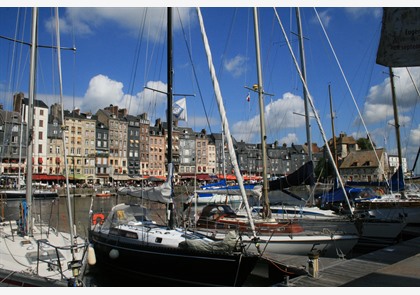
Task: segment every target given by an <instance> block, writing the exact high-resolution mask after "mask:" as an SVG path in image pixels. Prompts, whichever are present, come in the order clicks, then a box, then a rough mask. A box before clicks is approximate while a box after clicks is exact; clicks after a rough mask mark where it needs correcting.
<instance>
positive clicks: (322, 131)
mask: <svg viewBox="0 0 420 295" xmlns="http://www.w3.org/2000/svg"><path fill="white" fill-rule="evenodd" d="M29 2H30V1H29ZM66 2H67V1H63V3H62V4H60V5H62V6H61V7H60V8H59V19H60V22H59V27H60V44H61V47H62V48H63V49H62V50H61V52H60V56H61V65H62V67H61V68H62V70H61V73H62V81H63V82H62V95H60V84H59V75H58V70H57V69H58V66H57V63H58V62H57V60H58V59H57V55H58V52H57V50H55V49H51V48H40V49H39V51H38V55H39V58H38V64H37V75H38V76H37V83H36V85H37V90H36V93H37V94H36V98H37V99H40V100H42V101H44V102H45V103H46V104H47V105H48V106H50V105H51V104H53V103H61V101H62V102H63V104H64V107H65V109H68V110H72V109H74V108H79V109H80V110H81V112H93V113H95V112H96V111H97V110H98V109H100V108H104V107H107V106H109V105H111V104H112V105H118V106H119V108H126V109H127V110H128V112H129V113H130V114H131V115H137V114H141V113H144V112H146V113H148V116H149V119H150V121H151V123H152V125H153V124H154V122H155V120H156V119H158V118H162V120H164V121H166V115H165V110H166V104H167V98H166V95H165V94H163V93H161V92H166V89H167V81H168V79H167V53H166V52H167V51H166V49H167V45H166V40H167V39H166V33H167V32H166V31H167V24H166V8H165V6H166V5H165V4H164V3H162V5H158V4H155V2H154V5H155V6H153V7H148V6H147V4H144V5H142V4H141V3H142V2H141V1H140V2H139V3H140V4H138V7H133V6H131V4H128V5H124V4H125V2H124V1H122V2H121V3H120V2H119V3H118V5H121V6H118V7H115V4H114V6H110V5H108V6H106V5H104V4H103V2H99V1H88V2H86V3H83V4H80V5H79V4H78V3H77V2H76V3H74V2H69V3H66ZM277 2H280V1H276V2H271V1H267V2H264V1H258V3H257V4H258V6H259V7H258V18H259V28H258V32H259V37H260V57H261V58H260V59H261V73H262V74H261V76H262V85H263V89H264V93H265V96H264V117H265V122H266V123H265V128H266V134H267V143H273V142H275V141H277V142H278V143H279V144H284V143H285V144H287V145H288V146H290V145H291V144H292V143H293V144H305V143H306V142H307V141H308V140H307V132H306V123H305V116H304V114H305V104H304V96H303V93H304V86H303V84H302V81H301V79H300V76H299V73H298V70H297V67H296V65H295V62H296V63H297V64H298V67H300V63H301V56H300V52H299V39H298V27H297V24H296V10H297V9H296V7H300V8H299V11H300V19H301V23H302V34H303V40H304V42H303V46H304V59H305V64H306V67H305V72H306V82H307V89H308V91H309V96H310V99H311V101H312V103H313V106H314V108H315V112H316V114H317V116H315V115H314V109H312V108H311V106H309V110H310V113H311V116H310V117H311V120H310V134H311V141H312V142H313V143H317V144H318V146H323V145H324V138H327V139H330V138H331V137H332V134H333V128H332V126H334V134H335V135H336V136H338V135H339V134H340V133H345V134H347V135H348V136H353V137H354V138H355V139H358V138H360V137H365V138H366V136H367V134H370V136H371V138H372V140H373V142H374V143H375V144H376V146H377V147H384V148H386V150H387V152H388V154H391V155H396V154H397V147H396V140H395V139H396V135H395V128H394V126H395V124H394V117H393V116H394V113H393V107H392V100H391V87H390V85H389V82H390V81H389V71H388V68H387V67H384V66H382V65H378V64H376V54H377V49H378V44H379V39H380V36H381V20H382V8H381V7H379V6H378V4H377V3H376V2H372V3H370V2H369V1H368V2H364V3H363V4H362V5H361V6H364V7H346V6H343V5H341V6H340V4H339V3H337V4H335V2H332V3H329V2H328V1H325V2H324V1H321V2H316V3H312V2H311V1H308V2H298V4H299V5H294V3H293V2H284V3H283V2H281V5H282V6H276V8H273V5H279V3H277ZM101 3H102V4H101ZM105 3H106V2H105ZM157 3H160V2H157ZM171 3H174V4H178V5H174V7H175V6H176V7H179V8H176V9H174V10H173V14H172V18H173V73H174V78H173V93H174V101H177V100H178V99H181V98H183V97H186V100H187V121H181V122H180V124H179V125H180V126H188V127H191V128H192V129H193V130H195V131H200V130H201V129H206V131H207V132H208V133H210V132H215V133H220V132H221V131H222V124H221V119H220V113H219V109H218V106H217V102H216V97H215V94H214V93H215V92H214V89H213V85H212V79H211V76H210V73H209V66H208V60H207V56H206V53H205V50H204V46H203V40H202V35H201V32H200V24H199V21H198V16H197V11H196V8H195V7H194V5H199V6H201V8H200V11H201V14H202V17H203V22H204V27H205V31H206V34H207V38H208V40H209V47H210V50H211V54H212V60H213V64H214V67H215V70H216V76H217V81H218V84H219V85H220V90H221V95H222V98H223V104H224V108H225V110H226V113H227V118H228V123H229V129H230V132H231V134H232V135H233V136H234V137H235V139H236V140H243V141H245V142H249V143H258V142H260V141H261V132H260V126H259V125H260V124H259V116H260V108H259V97H258V94H257V93H255V92H253V91H251V90H249V89H248V88H252V86H253V85H254V84H257V83H258V70H257V58H256V42H255V28H254V14H253V13H254V12H253V8H252V6H253V5H255V3H253V2H249V3H248V2H246V1H245V2H243V1H230V2H229V6H224V5H223V2H222V3H220V2H217V1H215V2H210V4H209V3H208V2H200V1H198V2H197V1H194V3H189V2H188V1H184V2H177V1H172V2H171ZM238 3H240V4H238ZM30 4H31V3H28V2H25V4H24V5H25V6H30ZM200 4H201V5H200ZM307 4H309V5H307ZM370 4H371V5H370ZM401 4H407V5H402V6H410V2H408V3H404V2H403V3H401ZM13 5H14V6H2V7H0V36H2V37H8V38H11V39H18V40H24V41H25V42H28V43H29V42H30V28H29V27H30V23H31V10H30V9H28V8H27V7H24V5H23V4H22V5H19V2H17V4H13ZM34 5H39V6H41V8H40V10H39V33H38V35H39V41H38V43H39V44H40V45H46V46H51V45H56V44H57V41H56V40H57V38H56V35H55V31H54V30H55V23H56V19H55V15H54V13H55V10H54V9H53V8H51V7H52V6H53V5H54V4H51V3H48V1H47V2H45V3H44V2H43V1H36V2H35V4H34ZM237 5H238V6H237ZM313 5H317V7H316V8H314V7H313ZM381 5H383V4H381ZM17 7H19V9H18V8H17ZM18 19H19V21H18V22H17V20H18ZM72 47H74V48H76V50H66V49H64V48H72ZM290 50H291V51H292V52H293V55H292V53H291V51H290ZM294 59H295V60H296V61H294ZM28 60H29V46H28V45H21V44H17V43H14V42H11V41H10V40H8V39H0V103H1V104H3V106H4V108H5V109H8V108H10V107H11V102H12V98H11V97H12V95H11V93H15V92H20V91H21V92H24V93H25V94H27V93H28V85H29V82H28V76H29V74H28V68H29V63H28ZM393 70H394V74H395V77H396V79H395V89H396V95H397V101H398V113H399V123H400V125H401V128H400V134H401V142H402V149H403V152H402V153H403V157H406V158H407V161H408V169H409V170H411V169H412V167H413V164H414V159H415V157H416V155H417V151H418V149H419V147H420V125H419V115H418V112H419V111H418V108H417V103H418V101H419V98H420V97H419V94H418V92H417V89H416V87H417V88H420V85H419V84H420V69H419V68H418V67H411V68H408V69H407V68H394V69H393ZM413 81H414V83H413ZM149 88H152V89H157V90H159V91H161V92H159V91H152V90H150V89H149ZM248 95H249V101H248V99H247V97H248ZM331 110H332V112H331ZM331 114H334V116H333V119H332V116H331ZM317 117H318V118H319V120H317ZM418 166H420V163H419V165H417V166H416V174H420V169H419V168H420V167H418Z"/></svg>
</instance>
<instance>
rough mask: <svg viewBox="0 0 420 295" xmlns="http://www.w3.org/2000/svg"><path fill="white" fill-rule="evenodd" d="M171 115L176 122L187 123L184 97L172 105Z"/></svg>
mask: <svg viewBox="0 0 420 295" xmlns="http://www.w3.org/2000/svg"><path fill="white" fill-rule="evenodd" d="M172 113H173V115H174V118H175V119H176V120H179V121H185V122H187V100H186V99H185V97H184V98H181V99H179V100H177V101H176V102H175V103H174V104H173V106H172Z"/></svg>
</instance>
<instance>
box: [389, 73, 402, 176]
mask: <svg viewBox="0 0 420 295" xmlns="http://www.w3.org/2000/svg"><path fill="white" fill-rule="evenodd" d="M389 78H390V81H391V94H392V105H393V107H394V120H395V133H396V137H397V149H398V163H399V167H400V168H401V169H400V170H401V173H402V153H401V137H400V123H399V119H398V108H397V97H396V95H395V85H394V72H393V71H392V67H389ZM403 179H404V178H403Z"/></svg>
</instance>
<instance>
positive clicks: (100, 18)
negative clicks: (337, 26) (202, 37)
mask: <svg viewBox="0 0 420 295" xmlns="http://www.w3.org/2000/svg"><path fill="white" fill-rule="evenodd" d="M192 10H193V8H187V7H181V8H177V9H174V10H173V29H174V31H177V30H179V29H180V28H181V24H180V20H181V21H182V24H183V26H188V24H189V23H190V22H193V20H194V19H193V18H192V17H191V13H192ZM166 13H167V10H166V8H165V7H70V8H67V9H66V10H65V13H64V15H62V16H61V20H60V30H61V31H62V32H63V33H70V32H72V31H73V30H74V31H75V32H76V33H77V35H78V36H82V35H85V36H89V35H91V34H94V32H95V30H97V28H98V27H99V26H101V25H103V24H111V25H116V26H119V27H121V28H122V29H124V30H125V31H126V32H127V33H128V34H131V35H133V36H137V34H138V31H139V28H141V27H142V25H143V24H144V32H145V35H146V36H148V37H149V38H150V39H151V40H154V41H157V38H163V36H165V34H163V33H162V34H157V32H159V31H161V32H165V31H166ZM52 23H53V21H52V20H49V21H48V22H47V24H46V25H47V26H48V27H50V28H51V24H52ZM69 24H72V26H70V25H69ZM160 41H164V40H163V39H161V40H160Z"/></svg>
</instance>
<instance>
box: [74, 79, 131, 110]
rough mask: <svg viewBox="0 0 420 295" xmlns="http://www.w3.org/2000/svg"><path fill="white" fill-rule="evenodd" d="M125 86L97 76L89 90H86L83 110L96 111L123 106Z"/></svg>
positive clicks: (90, 84) (92, 80) (90, 83)
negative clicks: (112, 106) (111, 106)
mask: <svg viewBox="0 0 420 295" xmlns="http://www.w3.org/2000/svg"><path fill="white" fill-rule="evenodd" d="M122 89H123V84H122V83H121V82H117V81H114V80H111V79H110V78H108V77H107V76H104V75H97V76H95V77H93V78H92V79H91V80H90V82H89V88H88V89H87V90H86V93H85V98H84V101H83V104H82V105H81V110H82V111H83V110H86V111H95V110H97V109H102V108H104V107H107V106H109V105H110V104H113V105H124V104H122V103H121V102H122V99H123V95H124V93H123V90H122Z"/></svg>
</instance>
